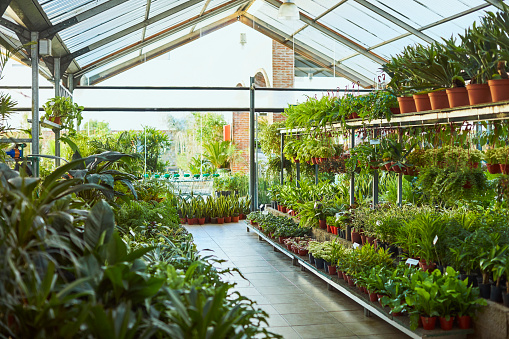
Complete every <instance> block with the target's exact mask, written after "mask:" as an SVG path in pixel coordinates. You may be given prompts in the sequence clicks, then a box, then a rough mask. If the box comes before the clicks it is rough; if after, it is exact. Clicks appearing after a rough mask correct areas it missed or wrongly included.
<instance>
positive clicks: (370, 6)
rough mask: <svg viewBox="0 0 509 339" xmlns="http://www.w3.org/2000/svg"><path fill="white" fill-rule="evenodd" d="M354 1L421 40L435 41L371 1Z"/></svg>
mask: <svg viewBox="0 0 509 339" xmlns="http://www.w3.org/2000/svg"><path fill="white" fill-rule="evenodd" d="M354 1H355V2H357V3H358V4H359V5H362V6H364V7H366V8H367V9H369V10H370V11H372V12H375V13H376V14H378V15H380V16H381V17H383V18H385V19H387V20H389V21H390V22H392V23H393V24H395V25H397V26H399V27H401V28H403V29H404V30H407V31H408V32H410V33H412V34H413V35H415V36H417V37H419V38H421V39H422V40H424V41H426V42H427V43H430V44H431V43H433V42H435V40H434V39H432V38H430V37H429V36H427V35H426V34H424V33H422V32H420V31H419V30H417V29H415V28H413V27H412V26H410V25H409V24H407V23H406V22H404V21H402V20H400V19H398V18H396V17H395V16H393V15H391V14H389V13H387V12H386V11H384V10H382V9H380V8H378V7H376V6H375V5H373V4H372V3H369V2H367V1H366V0H354Z"/></svg>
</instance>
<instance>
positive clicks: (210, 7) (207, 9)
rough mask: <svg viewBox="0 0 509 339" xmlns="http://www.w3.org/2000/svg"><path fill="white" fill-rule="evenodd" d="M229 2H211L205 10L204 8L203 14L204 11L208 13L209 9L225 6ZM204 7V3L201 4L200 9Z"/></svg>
mask: <svg viewBox="0 0 509 339" xmlns="http://www.w3.org/2000/svg"><path fill="white" fill-rule="evenodd" d="M229 1H230V0H211V1H210V2H209V4H208V6H207V8H205V12H206V11H209V10H211V9H214V8H216V7H218V6H221V5H222V4H225V3H227V2H229ZM204 5H205V3H203V4H202V7H203V6H204Z"/></svg>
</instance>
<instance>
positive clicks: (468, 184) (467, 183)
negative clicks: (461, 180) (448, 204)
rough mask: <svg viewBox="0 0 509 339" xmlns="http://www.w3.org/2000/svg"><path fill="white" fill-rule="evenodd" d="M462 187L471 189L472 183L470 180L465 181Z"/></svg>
mask: <svg viewBox="0 0 509 339" xmlns="http://www.w3.org/2000/svg"><path fill="white" fill-rule="evenodd" d="M463 188H464V189H467V190H469V189H471V188H472V183H471V182H470V181H467V182H466V183H465V184H464V185H463Z"/></svg>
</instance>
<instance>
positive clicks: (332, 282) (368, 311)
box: [246, 221, 474, 339]
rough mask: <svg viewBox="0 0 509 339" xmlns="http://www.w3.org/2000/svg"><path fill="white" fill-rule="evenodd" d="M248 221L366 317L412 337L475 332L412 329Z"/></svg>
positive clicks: (262, 236) (260, 237)
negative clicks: (382, 321) (373, 317)
mask: <svg viewBox="0 0 509 339" xmlns="http://www.w3.org/2000/svg"><path fill="white" fill-rule="evenodd" d="M248 222H249V221H247V222H246V226H247V232H254V233H256V234H257V235H258V240H265V241H266V242H268V243H269V244H270V245H272V247H273V249H274V251H277V252H281V253H283V254H285V255H286V256H288V257H289V258H290V259H292V264H293V265H294V266H300V269H301V271H308V272H311V273H313V274H314V275H316V276H317V277H318V278H320V279H322V280H323V281H325V282H326V283H327V289H328V290H337V291H339V292H341V293H342V294H344V295H345V296H347V297H349V298H350V299H352V300H353V301H355V302H356V303H357V304H359V305H360V306H362V307H363V308H364V315H365V316H366V317H369V316H371V315H372V314H374V315H376V316H377V317H379V318H380V319H382V320H384V321H386V322H387V323H389V324H390V325H392V326H394V327H395V328H397V329H398V330H400V331H401V332H403V333H405V334H406V335H408V336H410V337H411V338H438V337H447V338H455V339H456V338H458V339H460V338H467V335H469V334H471V333H474V330H473V329H468V330H462V329H458V328H457V327H455V328H453V329H452V330H450V331H444V330H442V329H435V330H431V331H429V330H424V329H423V328H417V329H416V330H411V329H410V324H409V319H408V317H405V316H400V317H395V316H392V315H391V314H390V313H389V310H390V309H389V307H382V306H380V305H379V304H375V303H373V302H370V301H369V297H368V295H367V294H365V293H362V292H361V291H359V290H357V289H356V288H352V287H350V286H348V284H347V283H346V282H345V281H344V280H340V279H339V278H337V277H336V276H335V275H334V276H331V275H329V274H326V273H325V272H324V271H323V270H319V269H317V268H316V267H315V266H313V265H311V264H310V263H309V262H308V261H307V257H304V256H300V255H298V254H295V253H293V252H291V251H289V250H288V249H287V248H285V247H283V246H281V245H280V244H279V243H278V242H277V241H276V240H274V239H272V238H270V237H269V236H267V235H266V234H264V233H263V232H262V231H260V230H259V229H258V228H257V227H255V226H253V225H250V224H249V223H248Z"/></svg>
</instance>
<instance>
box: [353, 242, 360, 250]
mask: <svg viewBox="0 0 509 339" xmlns="http://www.w3.org/2000/svg"><path fill="white" fill-rule="evenodd" d="M359 246H360V244H358V243H356V242H354V243H353V249H354V250H355V249H357V248H359Z"/></svg>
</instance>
